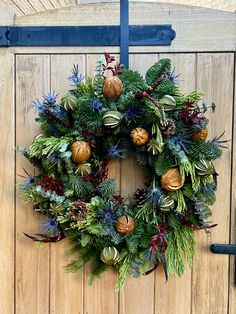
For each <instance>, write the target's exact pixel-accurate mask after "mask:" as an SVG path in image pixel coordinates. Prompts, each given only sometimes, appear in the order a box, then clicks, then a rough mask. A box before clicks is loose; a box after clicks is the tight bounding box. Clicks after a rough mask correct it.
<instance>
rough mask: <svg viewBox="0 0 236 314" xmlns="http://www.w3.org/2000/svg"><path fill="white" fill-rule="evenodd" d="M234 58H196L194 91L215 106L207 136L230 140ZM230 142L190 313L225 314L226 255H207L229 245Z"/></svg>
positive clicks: (202, 240) (201, 244) (202, 238)
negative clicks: (219, 245)
mask: <svg viewBox="0 0 236 314" xmlns="http://www.w3.org/2000/svg"><path fill="white" fill-rule="evenodd" d="M233 69H234V64H233V54H230V53H224V54H223V53H222V54H221V53H219V54H217V53H216V54H201V53H200V54H198V58H197V87H198V88H199V89H200V90H202V91H204V92H205V95H204V101H205V102H208V103H211V101H214V102H215V103H216V104H217V105H218V106H217V108H216V112H215V113H214V114H212V113H209V118H210V123H209V136H208V138H209V139H211V138H213V136H215V135H220V134H221V133H222V132H223V131H225V135H224V138H225V139H231V136H232V109H233V104H232V101H233ZM231 145H232V144H231V142H229V143H228V147H229V149H228V150H224V152H223V156H222V158H221V160H217V161H216V162H215V166H216V171H217V172H218V173H219V174H220V175H219V177H218V191H217V195H216V197H217V199H216V203H215V204H214V206H213V207H212V211H213V221H214V222H215V223H218V226H217V227H216V228H214V229H213V230H212V232H211V235H210V236H208V237H207V236H206V235H205V234H204V232H202V233H200V232H199V233H198V237H197V252H198V253H197V256H196V258H195V262H194V268H193V286H192V313H193V314H198V313H199V312H200V313H209V314H211V313H212V314H213V313H214V314H226V313H227V311H228V270H229V257H228V256H227V255H213V254H211V253H210V251H209V246H210V244H212V243H228V242H229V218H230V188H231V186H230V175H231Z"/></svg>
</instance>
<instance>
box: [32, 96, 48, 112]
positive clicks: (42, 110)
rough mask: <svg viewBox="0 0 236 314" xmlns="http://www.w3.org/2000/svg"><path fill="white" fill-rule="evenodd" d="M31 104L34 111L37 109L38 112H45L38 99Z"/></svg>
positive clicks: (42, 104)
mask: <svg viewBox="0 0 236 314" xmlns="http://www.w3.org/2000/svg"><path fill="white" fill-rule="evenodd" d="M32 103H33V105H34V107H35V108H36V109H38V111H40V112H44V111H45V104H44V103H41V102H40V101H39V100H38V99H37V100H36V101H33V102H32Z"/></svg>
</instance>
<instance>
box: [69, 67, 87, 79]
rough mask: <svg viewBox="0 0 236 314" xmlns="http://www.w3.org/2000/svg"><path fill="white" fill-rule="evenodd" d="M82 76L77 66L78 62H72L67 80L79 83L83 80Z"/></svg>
mask: <svg viewBox="0 0 236 314" xmlns="http://www.w3.org/2000/svg"><path fill="white" fill-rule="evenodd" d="M83 79H84V76H83V75H82V74H81V73H79V66H78V64H74V65H73V68H72V71H71V75H70V76H69V77H68V80H69V81H71V82H72V83H73V84H79V83H81V82H82V81H83Z"/></svg>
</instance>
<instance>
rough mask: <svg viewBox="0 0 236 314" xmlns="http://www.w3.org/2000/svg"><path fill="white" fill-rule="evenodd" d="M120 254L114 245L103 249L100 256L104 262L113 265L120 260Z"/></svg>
mask: <svg viewBox="0 0 236 314" xmlns="http://www.w3.org/2000/svg"><path fill="white" fill-rule="evenodd" d="M119 255H120V254H119V252H118V250H117V249H116V248H115V247H114V246H108V247H105V248H104V249H103V250H102V252H101V254H100V258H101V260H102V261H103V263H105V264H108V265H113V264H115V263H116V262H117V261H118V259H119Z"/></svg>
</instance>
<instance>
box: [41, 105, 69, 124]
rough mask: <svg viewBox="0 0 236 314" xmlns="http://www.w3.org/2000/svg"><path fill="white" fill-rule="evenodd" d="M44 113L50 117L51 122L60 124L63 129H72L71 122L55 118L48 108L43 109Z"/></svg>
mask: <svg viewBox="0 0 236 314" xmlns="http://www.w3.org/2000/svg"><path fill="white" fill-rule="evenodd" d="M45 113H46V114H47V115H48V116H49V117H50V118H52V120H54V121H56V122H58V123H60V124H61V125H63V126H64V127H65V128H70V127H72V124H71V122H69V121H67V122H66V121H63V120H61V119H60V118H58V117H57V116H55V115H54V114H53V113H52V112H51V111H50V110H49V109H48V108H45Z"/></svg>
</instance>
